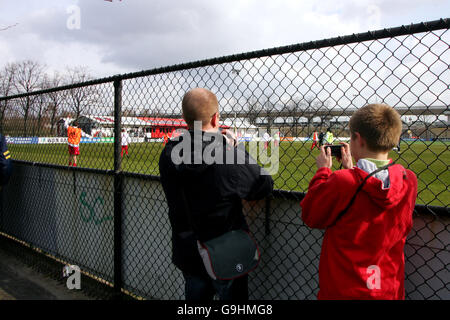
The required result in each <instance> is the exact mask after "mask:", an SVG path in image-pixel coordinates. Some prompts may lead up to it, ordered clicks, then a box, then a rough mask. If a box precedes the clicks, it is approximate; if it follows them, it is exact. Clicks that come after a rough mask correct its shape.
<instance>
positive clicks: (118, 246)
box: [114, 79, 123, 299]
mask: <svg viewBox="0 0 450 320" xmlns="http://www.w3.org/2000/svg"><path fill="white" fill-rule="evenodd" d="M121 118H122V80H121V79H116V80H114V298H115V299H120V298H121V296H122V291H121V289H122V189H123V175H122V158H121V157H120V151H121V150H120V149H121V130H122V129H121V127H122V119H121Z"/></svg>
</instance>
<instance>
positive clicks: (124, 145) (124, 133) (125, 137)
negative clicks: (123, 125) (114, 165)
mask: <svg viewBox="0 0 450 320" xmlns="http://www.w3.org/2000/svg"><path fill="white" fill-rule="evenodd" d="M129 140H130V136H129V135H128V133H127V131H126V130H125V129H122V152H121V153H120V156H121V157H123V152H124V151H125V154H126V155H128V142H129Z"/></svg>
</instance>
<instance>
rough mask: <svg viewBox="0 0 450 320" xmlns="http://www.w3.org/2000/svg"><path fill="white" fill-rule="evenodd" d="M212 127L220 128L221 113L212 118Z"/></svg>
mask: <svg viewBox="0 0 450 320" xmlns="http://www.w3.org/2000/svg"><path fill="white" fill-rule="evenodd" d="M211 126H212V127H213V128H216V127H218V126H219V113H218V112H216V113H214V115H213V116H212V118H211Z"/></svg>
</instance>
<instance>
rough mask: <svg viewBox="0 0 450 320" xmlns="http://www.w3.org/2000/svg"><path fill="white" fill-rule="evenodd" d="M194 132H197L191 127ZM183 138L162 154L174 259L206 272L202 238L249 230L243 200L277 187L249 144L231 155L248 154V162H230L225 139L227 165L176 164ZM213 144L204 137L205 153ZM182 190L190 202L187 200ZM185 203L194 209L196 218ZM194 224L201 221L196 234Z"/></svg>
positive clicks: (183, 266) (185, 266) (189, 268)
mask: <svg viewBox="0 0 450 320" xmlns="http://www.w3.org/2000/svg"><path fill="white" fill-rule="evenodd" d="M190 134H191V137H192V132H190ZM203 134H204V135H208V134H207V133H203ZM183 138H184V135H183V136H182V137H180V140H179V141H174V140H171V141H169V142H168V143H167V144H166V147H165V148H164V150H163V151H162V153H161V156H160V159H159V171H160V174H161V184H162V187H163V189H164V193H165V195H166V199H167V203H168V206H169V220H170V224H171V227H172V261H173V263H174V264H175V265H176V266H177V267H178V268H179V269H181V270H182V271H184V272H187V273H190V274H197V275H206V271H205V269H204V266H203V263H202V260H201V258H200V255H199V253H198V250H197V238H198V239H199V240H201V241H206V240H209V239H212V238H215V237H218V236H220V235H222V234H224V233H225V232H227V231H230V230H237V229H243V230H248V226H247V222H246V221H245V217H244V215H243V212H242V202H241V199H246V200H257V199H262V198H264V197H266V196H268V195H269V194H270V193H271V192H272V189H273V180H272V177H271V176H270V175H262V174H261V168H260V167H259V166H258V165H257V164H250V163H249V162H250V161H249V158H250V155H249V154H248V153H247V152H246V151H245V149H244V150H240V151H239V150H238V149H235V152H233V154H232V156H231V159H233V158H234V163H239V161H237V157H238V156H242V157H245V161H243V162H245V164H233V165H229V164H225V163H226V157H227V156H226V153H227V152H231V147H228V148H226V142H225V141H222V142H219V143H223V145H224V147H225V149H227V151H226V152H224V155H223V156H224V159H223V160H224V161H222V163H223V164H217V163H215V162H214V163H212V164H206V163H204V162H203V161H202V163H201V164H179V165H176V164H174V163H173V162H172V157H171V154H172V150H173V149H174V148H175V147H177V145H178V144H179V143H181V142H182V141H183ZM219 139H223V137H220V138H219ZM191 141H193V139H191ZM206 141H210V139H206ZM192 143H193V142H192ZM211 143H212V142H205V141H204V142H203V145H202V154H203V152H204V151H205V148H207V147H208V146H209V145H210V144H211ZM195 149H196V148H195V146H193V145H192V146H191V155H189V156H188V157H189V158H191V159H194V158H193V157H194V153H195ZM255 163H256V161H255ZM182 189H183V190H184V191H182ZM182 192H184V194H185V198H186V201H187V202H188V203H187V204H185V203H184V201H183V195H182ZM186 206H189V207H190V209H191V221H189V217H188V216H187V214H188V213H187V212H186ZM191 223H194V224H195V225H196V229H197V230H196V234H194V232H193V230H192V228H191Z"/></svg>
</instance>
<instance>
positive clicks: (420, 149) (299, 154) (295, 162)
mask: <svg viewBox="0 0 450 320" xmlns="http://www.w3.org/2000/svg"><path fill="white" fill-rule="evenodd" d="M449 145H450V144H449V143H443V142H423V141H412V142H402V144H401V152H400V153H397V152H395V151H392V152H391V153H390V156H391V158H392V159H393V160H394V161H396V162H397V163H400V164H402V165H403V166H404V167H406V168H408V169H410V170H412V171H414V173H415V174H416V175H417V178H418V182H419V185H418V197H417V203H419V204H428V205H435V206H444V207H448V206H449V199H450V191H449V185H450V172H449V170H448V164H449V163H450V152H449ZM310 148H311V143H310V142H306V143H303V142H281V144H280V150H279V155H280V164H279V170H278V173H277V174H274V175H273V179H274V181H275V188H276V189H284V190H290V191H301V192H306V191H307V189H308V183H309V181H310V180H311V178H312V177H313V176H314V173H315V172H316V164H315V158H316V156H317V155H318V152H319V151H318V149H314V150H313V151H311V150H310ZM9 149H10V151H11V154H12V158H14V159H17V160H25V161H32V162H38V163H49V164H59V165H68V150H67V145H65V144H36V145H31V144H30V145H20V144H17V145H14V144H11V145H9ZM162 149H163V145H162V143H157V142H153V143H132V144H130V145H129V148H128V151H129V156H126V157H124V159H123V162H122V169H123V170H124V171H128V172H136V173H143V174H151V175H159V170H158V161H159V155H160V153H161V150H162ZM80 153H81V154H80V156H79V157H78V166H79V167H85V168H96V169H108V170H112V169H113V164H114V158H113V144H108V143H103V144H90V143H86V144H81V146H80ZM269 155H270V153H269ZM333 169H334V170H336V169H339V167H338V164H337V163H336V161H334V167H333Z"/></svg>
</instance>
